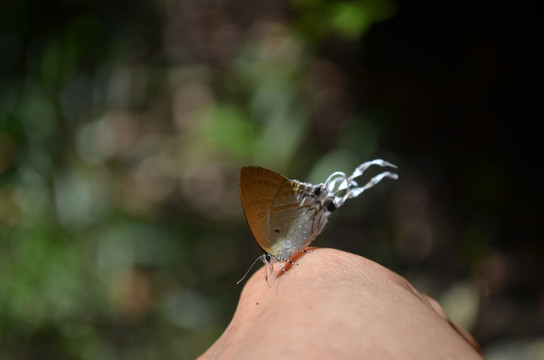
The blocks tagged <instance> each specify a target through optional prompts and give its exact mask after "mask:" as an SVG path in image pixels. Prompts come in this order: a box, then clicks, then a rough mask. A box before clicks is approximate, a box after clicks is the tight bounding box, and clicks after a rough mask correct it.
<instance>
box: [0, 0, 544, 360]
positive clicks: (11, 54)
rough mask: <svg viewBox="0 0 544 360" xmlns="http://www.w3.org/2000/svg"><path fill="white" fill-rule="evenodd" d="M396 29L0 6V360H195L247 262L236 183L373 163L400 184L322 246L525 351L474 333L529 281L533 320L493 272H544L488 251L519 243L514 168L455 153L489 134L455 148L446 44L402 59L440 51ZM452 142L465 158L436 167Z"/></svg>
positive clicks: (319, 7)
mask: <svg viewBox="0 0 544 360" xmlns="http://www.w3.org/2000/svg"><path fill="white" fill-rule="evenodd" d="M398 12H399V8H397V3H396V2H394V1H393V0H387V1H384V0H361V1H348V0H345V1H325V0H293V1H263V2H259V4H258V5H256V4H253V3H251V4H250V3H247V2H244V1H233V2H229V3H227V2H214V1H211V2H201V1H197V0H189V1H187V0H162V1H148V2H146V1H137V2H128V1H123V0H120V1H109V2H104V1H99V2H88V1H56V2H55V1H54V2H39V1H32V0H27V1H19V2H15V1H11V2H2V3H0V55H1V56H0V357H1V358H3V359H4V358H5V359H52V358H55V359H56V358H67V359H95V358H103V359H117V358H131V359H150V358H161V359H170V358H172V359H173V358H194V357H196V356H197V355H199V354H200V353H202V352H203V350H204V349H206V348H207V347H208V346H210V345H211V343H213V341H214V340H215V339H216V338H217V337H218V336H219V335H220V334H221V332H222V331H223V330H224V328H225V326H226V324H227V323H228V321H229V320H230V317H231V316H232V313H233V311H234V308H235V306H236V301H237V298H238V296H239V292H240V290H241V287H236V286H235V285H234V284H235V282H236V280H237V279H238V278H239V277H240V276H241V275H242V274H243V273H244V271H245V269H247V267H248V266H249V264H250V263H251V261H252V259H253V258H254V257H256V256H257V254H258V248H257V246H256V245H255V244H254V243H253V242H252V240H251V235H250V233H249V229H248V227H247V225H246V223H245V219H244V217H243V212H242V209H241V206H240V203H239V199H238V185H237V176H238V175H237V174H238V171H239V168H240V167H241V166H244V165H248V164H257V165H261V166H264V167H268V168H272V169H274V170H277V171H279V172H281V173H283V174H285V175H287V176H289V177H290V178H297V179H300V180H303V181H312V182H314V183H316V182H321V181H323V180H324V179H325V178H326V176H327V175H328V174H329V173H331V172H332V171H335V170H342V171H346V172H348V171H351V170H352V169H353V168H354V167H355V166H356V165H357V164H359V163H361V162H363V161H366V160H369V159H371V158H374V157H382V158H385V159H387V160H389V161H392V162H394V163H398V165H399V166H400V171H401V179H402V181H399V182H398V183H396V184H394V185H390V184H384V186H383V187H380V188H376V190H375V191H373V192H372V193H369V194H368V196H367V197H366V198H365V200H364V201H358V202H355V203H354V204H352V205H350V206H349V207H348V206H346V208H345V209H343V212H344V213H343V214H341V215H339V216H338V218H333V221H332V222H331V225H329V227H328V229H327V230H326V231H325V233H324V234H323V235H322V236H321V237H320V239H319V241H318V242H316V245H317V246H334V247H337V248H341V249H344V250H347V251H353V252H356V253H359V254H364V255H365V256H368V257H369V258H371V259H374V260H376V261H378V262H380V263H382V264H384V265H386V266H389V267H390V268H392V269H394V270H396V271H398V272H400V273H401V274H402V275H404V276H406V277H408V278H409V279H410V280H411V281H412V282H414V283H415V284H416V286H418V287H419V288H420V289H422V290H423V291H426V292H428V293H430V294H431V295H433V296H435V297H437V298H438V299H439V300H441V302H442V304H443V305H444V306H445V308H446V311H447V312H448V313H450V315H451V316H452V317H454V319H455V320H456V321H458V322H459V323H460V324H461V325H463V326H465V327H466V328H468V329H469V330H473V331H476V336H477V337H478V338H479V340H480V341H484V345H487V344H491V345H493V344H494V342H497V341H499V340H500V339H501V338H502V337H505V336H506V337H508V336H516V335H523V336H533V335H538V334H541V331H542V329H543V328H544V325H543V323H542V322H537V321H536V320H534V321H533V323H532V326H533V327H532V328H531V329H530V330H524V329H526V328H524V327H523V326H520V327H518V328H516V327H515V326H514V327H511V326H510V327H509V325H512V324H515V322H512V321H511V319H510V318H509V317H508V316H506V315H505V316H503V317H500V316H498V315H497V317H496V318H495V319H488V318H486V314H489V309H491V310H493V309H497V306H499V311H498V313H501V310H500V309H501V308H500V305H501V304H502V305H503V306H506V307H507V308H508V311H510V312H512V311H514V312H515V310H516V309H517V307H516V306H517V305H516V304H517V303H511V302H508V301H507V299H506V300H505V298H501V297H500V296H501V294H503V292H501V291H502V290H504V289H507V288H508V289H509V285H508V284H511V283H512V284H514V285H513V286H521V287H523V285H524V284H528V285H527V286H526V287H524V289H526V290H527V291H530V293H528V294H527V296H526V297H524V298H523V300H525V301H526V302H527V301H528V302H529V303H530V305H531V306H533V305H534V304H533V302H531V301H532V299H535V298H537V296H536V295H539V296H544V295H542V294H544V292H542V285H541V284H540V286H537V285H535V283H534V280H533V279H532V278H531V279H529V281H528V282H523V281H522V280H519V281H518V282H516V281H514V280H512V279H515V276H516V274H514V275H512V276H511V277H509V276H508V275H507V273H509V272H510V269H511V268H512V267H513V266H514V265H513V264H519V263H521V264H526V265H527V266H529V269H530V273H531V274H541V273H542V271H541V270H542V269H541V266H539V265H538V261H537V260H543V259H542V257H540V258H533V257H530V256H529V257H527V256H528V255H527V252H523V251H522V252H521V253H516V254H514V255H512V256H509V255H508V254H507V253H504V252H502V250H501V249H502V247H501V246H500V245H501V244H502V241H506V243H508V241H507V240H504V239H505V237H504V236H501V235H499V234H501V233H502V234H506V238H508V230H509V229H513V230H512V231H514V232H515V231H516V229H518V227H515V226H513V227H511V228H505V227H504V225H502V227H501V224H503V222H502V220H504V218H505V216H510V215H511V214H510V213H508V209H515V208H516V207H515V206H514V205H515V204H514V203H515V199H516V197H517V196H518V195H519V194H516V193H515V192H514V189H516V188H517V187H516V180H515V178H514V177H513V176H512V173H511V172H510V171H511V170H512V169H510V168H508V167H505V166H503V165H504V164H503V163H502V160H494V159H493V158H492V157H489V156H488V155H489V153H488V152H487V151H483V152H482V151H479V150H477V149H476V147H474V146H472V147H471V145H472V144H474V143H476V142H478V141H482V139H483V138H482V137H478V135H481V134H483V133H484V132H486V131H487V127H486V123H485V121H484V122H477V123H476V125H475V126H473V124H470V126H471V133H470V134H472V135H473V136H472V137H471V136H467V135H466V134H461V133H460V131H456V130H455V126H457V125H455V124H456V123H455V120H456V118H455V117H454V116H455V115H459V112H455V111H454V114H452V115H446V111H447V110H448V109H450V110H451V106H452V105H457V104H461V105H465V106H466V108H465V109H466V112H465V113H464V115H466V114H472V113H475V114H481V111H474V110H473V108H471V107H470V106H468V105H470V104H468V105H467V104H466V103H463V102H462V101H461V100H462V99H457V103H450V102H449V101H448V100H447V99H446V97H447V95H443V94H451V92H452V90H451V89H453V86H452V88H447V89H440V85H441V84H443V83H446V84H451V82H453V81H457V79H458V78H457V77H456V76H457V74H458V73H457V72H458V71H460V70H459V69H458V68H455V67H454V68H444V69H441V68H439V67H440V66H441V64H444V62H441V61H440V59H443V57H442V55H444V54H442V53H440V50H441V49H443V47H441V45H437V48H438V54H437V53H434V52H433V51H430V52H429V53H426V52H425V51H423V52H421V54H422V56H421V57H417V56H414V55H413V54H418V53H419V52H418V45H419V46H421V48H419V50H421V49H422V48H424V49H429V48H431V49H435V47H432V46H429V44H423V45H422V44H420V43H418V42H417V41H416V43H415V44H414V43H413V42H412V43H411V45H410V46H413V48H410V49H404V48H403V44H399V42H401V41H404V39H401V40H396V41H390V42H389V41H388V40H391V39H390V38H389V39H388V36H389V35H388V33H383V32H381V31H383V30H380V29H383V28H381V27H379V26H378V25H377V24H380V23H382V24H383V22H384V21H387V20H390V19H395V18H396V17H397V16H399V17H400V15H399V13H398ZM404 14H406V13H404ZM412 15H413V14H412ZM409 16H410V14H408V15H405V17H400V18H401V19H406V18H408V19H410V17H409ZM390 21H391V20H390ZM392 24H393V25H392ZM394 24H398V23H390V26H393V27H394V26H395V25H394ZM401 24H402V23H401ZM397 26H398V25H397ZM422 27H423V30H422V31H421V33H417V32H416V33H411V34H409V35H406V37H407V38H410V36H413V38H412V39H418V36H421V35H422V34H427V33H430V32H432V29H429V28H425V27H424V26H422ZM401 29H402V26H401ZM396 31H397V32H394V31H393V32H392V33H394V34H397V35H398V34H399V33H401V34H406V33H403V32H402V31H399V30H398V29H396ZM376 34H378V35H376ZM379 34H381V36H380V35H379ZM447 40H448V39H447V38H445V43H447ZM450 40H451V39H450ZM484 40H485V39H483V40H482V39H480V41H481V42H482V43H485V41H484ZM392 43H394V44H396V45H397V47H393V46H391V44H392ZM387 44H389V45H387ZM488 45H489V44H488ZM484 48H485V47H484ZM365 49H368V51H367V50H365ZM392 49H397V50H392ZM394 51H398V52H399V53H395V52H394ZM474 51H477V50H474ZM399 54H400V55H402V56H397V55H399ZM445 54H446V55H451V54H450V52H445ZM428 55H430V56H428ZM494 55H496V54H494V53H493V51H487V52H486V51H481V52H479V53H478V54H477V58H478V61H480V62H482V63H483V64H484V65H483V66H482V67H481V68H478V67H475V68H474V69H472V70H473V71H474V72H473V73H471V74H473V75H474V74H478V76H476V75H475V78H474V79H476V80H475V82H476V83H477V85H478V86H479V87H476V90H471V91H473V93H471V96H473V97H477V96H478V95H481V94H485V93H486V92H487V91H488V90H489V89H491V88H492V85H493V84H495V82H496V81H497V80H496V79H497V78H498V77H499V76H500V70H499V69H498V68H499V67H500V66H499V65H497V64H496V62H494V61H496V60H497V58H495V57H493V56H494ZM403 56H404V58H403ZM478 56H479V57H478ZM401 58H402V59H405V60H406V63H405V64H408V65H407V66H408V68H409V69H408V70H413V69H410V66H414V67H415V68H417V69H416V71H412V72H410V71H406V69H402V68H400V67H398V66H396V65H395V63H394V62H393V60H392V59H401ZM444 58H447V56H444ZM429 59H430V60H429ZM454 60H455V59H454ZM433 61H434V62H433ZM452 61H453V60H452ZM445 63H446V64H450V63H449V62H447V61H446V62H445ZM475 64H478V62H475ZM469 65H473V63H470V64H469ZM469 65H467V66H469ZM493 66H495V67H493ZM466 68H467V67H463V68H462V69H461V70H463V71H464V70H466ZM482 69H484V70H485V71H480V70H482ZM403 70H404V71H405V72H403ZM437 73H440V74H441V75H444V74H445V75H444V76H445V78H441V81H442V82H440V81H438V80H437V78H438V77H436V76H435V75H436V74H437ZM414 74H417V75H414ZM410 76H415V77H416V79H419V80H418V81H422V82H423V81H428V83H423V84H422V85H421V84H418V82H417V81H412V80H413V79H411V78H410ZM465 80H466V79H465ZM420 85H421V86H420ZM463 85H466V84H463ZM462 88H463V91H464V90H465V89H466V88H467V87H466V86H462ZM470 88H471V89H475V87H470ZM368 89H370V90H371V91H370V90H368ZM421 89H425V90H424V92H420V91H421ZM429 89H430V90H429ZM425 91H427V92H425ZM370 92H371V93H372V94H370ZM418 96H419V97H418ZM384 99H387V100H384ZM436 104H438V105H436ZM433 106H438V107H435V108H434V109H435V110H437V109H439V110H440V111H442V110H444V109H445V110H444V112H442V113H440V111H435V112H434V113H433V112H432V109H433ZM440 106H443V107H440ZM406 110H408V111H406ZM437 114H438V115H439V116H440V117H443V120H445V122H446V124H449V125H436V124H437V123H439V121H438V120H436V119H434V120H430V118H432V116H434V115H437ZM474 116H476V115H474ZM416 118H418V119H420V120H419V121H420V122H419V123H417V122H416V123H414V121H417V120H415V119H416ZM421 119H422V120H421ZM440 120H442V118H441V119H440ZM469 120H470V119H469ZM469 120H467V122H468V121H469ZM426 121H427V122H426ZM440 124H442V123H440ZM478 124H480V125H478ZM482 124H483V125H482ZM459 126H460V127H461V128H463V129H465V128H466V127H467V126H468V125H467V124H464V123H461V124H460V125H459ZM478 126H481V128H482V130H481V131H480V129H479V127H478ZM437 131H438V133H437ZM452 135H453V136H452ZM433 136H434V137H436V142H430V141H429V139H430V138H431V137H433ZM455 136H457V140H455V141H452V140H451V139H452V138H454V137H455ZM471 141H472V142H471ZM483 143H484V144H485V143H486V142H485V141H483ZM467 144H468V145H467ZM463 146H467V147H468V149H467V151H471V154H479V156H480V157H479V158H478V157H475V158H474V160H472V161H467V162H465V163H462V161H460V160H459V159H458V160H457V163H455V161H450V160H452V157H453V155H458V154H459V153H460V151H461V148H462V147H463ZM476 150H477V151H476ZM491 153H492V151H491ZM467 158H468V156H467ZM444 160H446V161H450V162H449V163H448V164H446V165H444ZM504 161H507V159H505V160H504ZM450 164H451V166H452V168H451V169H450V170H449V171H448V169H447V168H446V167H447V166H450ZM456 171H457V173H456ZM461 171H463V174H471V175H470V176H465V177H464V178H463V179H461V178H460V176H459V175H458V173H459V172H461ZM452 179H453V180H452ZM457 180H458V181H457ZM392 189H395V190H392ZM519 207H521V208H523V205H519ZM525 208H526V209H527V213H529V212H530V209H531V208H527V207H525ZM527 213H526V214H527ZM505 214H506V215H505ZM511 219H514V218H513V217H511ZM523 219H524V220H525V221H528V220H527V218H523ZM514 220H515V219H514ZM514 220H512V221H514ZM519 228H524V229H526V228H527V227H526V226H520V227H519ZM529 228H530V227H529ZM333 234H334V235H333ZM526 234H528V235H529V236H526V237H525V239H526V241H527V242H526V243H524V245H523V246H526V248H530V246H533V247H534V249H535V250H536V251H532V254H533V255H534V254H538V253H539V251H540V250H541V249H542V248H541V246H540V245H537V244H536V243H535V242H534V241H533V240H532V239H533V237H532V235H533V234H532V233H530V232H527V233H526ZM333 237H334V240H341V241H335V242H332V241H331V240H333V239H332V238H333ZM520 248H522V249H524V247H520ZM529 253H531V251H529ZM519 259H522V260H521V262H519ZM535 259H536V260H535ZM535 262H536V263H535ZM540 264H542V262H540ZM531 266H532V267H531ZM517 275H519V273H518V274H517ZM519 276H521V275H519ZM512 281H513V282H512ZM482 284H483V285H482ZM520 284H521V285H520ZM480 285H482V286H480ZM535 292H536V295H535ZM495 298H498V299H502V300H501V301H502V302H498V305H497V303H494V302H493V299H495ZM542 298H544V297H542ZM542 298H541V299H542ZM459 304H462V305H463V306H459ZM486 304H488V305H489V304H491V305H493V306H491V307H488V308H485V306H486ZM494 306H495V307H494ZM508 306H509V307H508ZM540 306H542V304H540ZM486 309H488V311H486ZM531 309H533V308H532V307H531ZM540 311H542V308H541V307H540ZM497 319H498V320H497ZM524 319H526V317H524ZM493 321H499V322H500V323H499V324H497V323H494V322H493ZM505 328H510V329H514V328H516V329H520V330H519V334H515V333H514V334H508V333H507V334H506V335H505V333H504V331H503V332H501V331H502V330H501V329H505ZM499 344H500V343H499ZM523 349H526V348H525V347H524V348H523ZM523 351H526V350H523ZM518 353H519V352H518ZM540 353H542V352H540Z"/></svg>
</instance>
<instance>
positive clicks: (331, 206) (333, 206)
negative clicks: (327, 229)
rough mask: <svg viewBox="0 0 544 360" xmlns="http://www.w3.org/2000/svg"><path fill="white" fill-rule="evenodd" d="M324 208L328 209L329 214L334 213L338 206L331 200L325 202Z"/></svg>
mask: <svg viewBox="0 0 544 360" xmlns="http://www.w3.org/2000/svg"><path fill="white" fill-rule="evenodd" d="M323 207H324V208H326V209H327V211H328V212H333V211H334V210H336V204H335V203H334V201H332V200H331V199H327V200H325V202H324V203H323Z"/></svg>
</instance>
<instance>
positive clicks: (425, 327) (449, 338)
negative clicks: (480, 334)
mask: <svg viewBox="0 0 544 360" xmlns="http://www.w3.org/2000/svg"><path fill="white" fill-rule="evenodd" d="M293 260H294V261H297V262H298V263H299V264H300V265H299V266H288V267H286V270H288V271H289V273H288V275H285V274H284V273H283V272H282V271H281V270H279V269H278V267H277V266H275V269H276V270H275V271H274V273H273V274H272V275H271V276H269V279H268V284H267V282H266V281H265V279H264V276H263V273H264V270H263V269H261V270H260V271H257V272H256V273H255V274H254V275H253V276H252V277H251V278H250V279H249V280H248V282H247V283H246V285H245V286H244V289H243V291H242V295H241V297H240V302H239V304H238V308H237V309H236V313H235V314H234V317H233V319H232V321H231V323H230V325H229V326H228V327H227V329H226V330H225V332H224V333H223V335H221V337H220V338H219V339H218V340H217V341H216V342H215V343H214V344H213V345H212V347H210V348H209V349H208V350H207V351H206V352H205V353H204V354H203V355H202V356H201V357H200V358H201V359H259V360H265V359H274V360H277V359H295V358H296V359H482V357H481V355H480V353H479V347H478V345H477V343H476V342H475V341H474V340H473V339H472V337H471V336H470V335H469V334H468V333H466V332H465V331H463V330H462V329H460V328H458V327H457V326H455V325H454V324H452V323H451V322H450V321H449V320H448V318H447V317H446V315H445V314H444V311H443V310H442V308H441V307H440V305H438V303H437V302H436V301H434V300H433V299H431V298H429V297H427V296H425V295H423V294H421V293H419V292H418V291H417V290H416V289H415V288H414V287H413V286H412V285H411V284H410V283H408V281H406V280H405V279H404V278H402V277H401V276H399V275H398V274H396V273H394V272H392V271H390V270H388V269H386V268H384V267H383V266H381V265H378V264H376V263H375V262H373V261H370V260H368V259H365V258H363V257H361V256H358V255H353V254H350V253H346V252H343V251H338V250H333V249H316V250H314V251H312V252H311V253H309V254H301V255H300V256H298V258H295V259H293ZM278 270H279V271H278Z"/></svg>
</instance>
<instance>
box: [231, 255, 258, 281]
mask: <svg viewBox="0 0 544 360" xmlns="http://www.w3.org/2000/svg"><path fill="white" fill-rule="evenodd" d="M261 257H262V255H261V256H259V257H258V258H256V259H255V261H253V264H251V266H250V267H249V269H247V271H246V273H245V274H244V276H242V278H241V279H240V280H238V281H237V282H236V285H238V284H239V283H241V282H242V281H243V280H244V279H245V278H246V276H247V274H249V272H250V271H251V269H252V268H253V266H254V265H255V263H256V262H257V261H258V260H260V259H261Z"/></svg>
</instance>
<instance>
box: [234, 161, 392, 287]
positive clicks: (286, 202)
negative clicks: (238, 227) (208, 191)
mask: <svg viewBox="0 0 544 360" xmlns="http://www.w3.org/2000/svg"><path fill="white" fill-rule="evenodd" d="M372 165H378V166H381V167H393V168H396V166H395V165H393V164H391V163H389V162H387V161H384V160H381V159H376V160H372V161H368V162H365V163H363V164H361V165H359V166H358V167H357V168H356V169H355V170H354V172H353V173H352V174H351V176H347V175H346V174H345V173H343V172H340V171H337V172H334V173H333V174H331V175H330V176H329V177H328V178H327V180H326V181H325V182H324V183H320V184H317V185H312V184H310V183H304V182H301V181H298V180H289V179H288V178H286V177H285V176H283V175H281V174H279V173H277V172H275V171H272V170H268V169H265V168H262V167H258V166H247V167H243V168H242V169H241V170H240V199H241V201H242V206H243V208H244V213H245V215H246V219H247V222H248V224H249V227H250V229H251V232H252V233H253V236H254V237H255V241H256V242H257V244H258V245H259V247H260V248H261V249H262V250H263V252H264V254H263V255H261V256H259V257H258V258H257V259H256V260H255V261H254V262H253V264H252V265H251V266H250V268H249V270H248V271H247V272H246V273H245V275H244V276H243V277H242V278H241V279H240V280H239V281H238V282H237V284H239V283H240V282H242V280H244V279H245V277H246V276H247V274H248V273H249V271H250V270H251V268H252V267H253V265H255V263H256V262H257V261H258V260H261V261H262V262H264V263H265V264H266V265H268V266H269V267H270V272H271V273H272V272H273V271H274V263H276V264H277V265H278V266H279V267H280V269H282V270H283V272H284V273H286V274H287V271H286V270H285V268H284V267H283V266H282V265H281V263H282V262H287V263H290V264H292V265H298V264H297V263H296V262H292V261H291V260H290V259H291V258H292V257H293V255H294V254H296V253H298V252H301V251H302V252H308V250H305V248H306V247H308V245H309V244H310V243H311V242H312V241H314V240H315V238H316V237H317V236H318V235H319V234H320V233H321V231H322V230H323V228H324V227H325V225H326V224H327V222H328V221H329V217H330V216H331V214H332V213H333V212H334V211H335V210H336V209H338V208H339V207H341V206H342V205H343V204H344V203H345V202H346V200H348V199H351V198H354V197H357V196H359V195H361V194H362V193H363V192H364V191H365V190H367V189H370V188H371V187H373V186H374V185H376V184H378V183H379V182H380V181H381V180H382V179H384V178H386V177H387V178H391V179H397V178H398V175H397V174H395V173H392V172H390V171H384V172H382V173H380V174H378V175H376V176H374V177H373V178H372V179H370V181H368V182H367V183H366V184H365V185H363V186H359V185H358V184H357V182H356V181H355V178H357V177H359V176H361V175H363V173H364V171H365V170H366V169H367V168H369V167H370V166H372ZM265 269H266V268H265ZM265 278H266V280H267V281H268V271H267V270H265Z"/></svg>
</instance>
